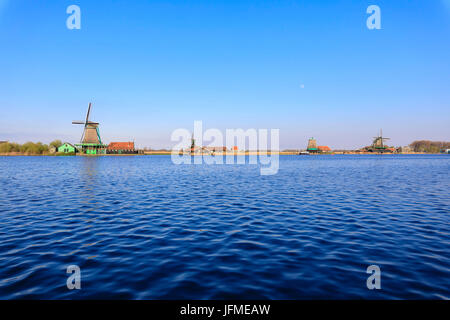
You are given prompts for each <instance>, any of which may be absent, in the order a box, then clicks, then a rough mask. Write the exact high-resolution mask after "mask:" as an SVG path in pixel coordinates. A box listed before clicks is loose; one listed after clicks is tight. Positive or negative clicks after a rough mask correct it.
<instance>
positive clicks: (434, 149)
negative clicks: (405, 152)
mask: <svg viewBox="0 0 450 320" xmlns="http://www.w3.org/2000/svg"><path fill="white" fill-rule="evenodd" d="M409 146H410V148H411V149H412V151H414V152H425V153H439V152H441V150H443V149H450V142H446V141H429V140H417V141H414V142H412V143H411V144H410V145H409Z"/></svg>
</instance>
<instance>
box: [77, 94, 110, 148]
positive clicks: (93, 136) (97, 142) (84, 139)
mask: <svg viewBox="0 0 450 320" xmlns="http://www.w3.org/2000/svg"><path fill="white" fill-rule="evenodd" d="M91 105H92V104H91V103H89V107H88V111H87V114H86V121H84V122H83V121H72V124H82V125H84V129H83V134H82V135H81V140H80V143H79V144H77V146H79V147H81V148H82V151H83V152H84V153H88V154H97V153H104V148H105V147H106V146H105V145H103V143H102V140H101V138H100V132H99V130H98V126H99V123H98V122H93V121H89V114H90V113H91Z"/></svg>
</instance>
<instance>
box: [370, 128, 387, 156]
mask: <svg viewBox="0 0 450 320" xmlns="http://www.w3.org/2000/svg"><path fill="white" fill-rule="evenodd" d="M373 139H374V140H373V142H372V148H373V149H374V150H381V151H382V150H385V149H386V148H387V146H385V144H384V140H389V139H390V138H383V130H381V129H380V135H379V136H378V137H373Z"/></svg>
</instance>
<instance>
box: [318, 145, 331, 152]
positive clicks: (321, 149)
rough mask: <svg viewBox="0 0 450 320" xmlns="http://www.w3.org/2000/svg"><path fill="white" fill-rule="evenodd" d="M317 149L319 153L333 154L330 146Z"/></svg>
mask: <svg viewBox="0 0 450 320" xmlns="http://www.w3.org/2000/svg"><path fill="white" fill-rule="evenodd" d="M317 149H318V150H319V152H331V149H330V147H329V146H318V147H317Z"/></svg>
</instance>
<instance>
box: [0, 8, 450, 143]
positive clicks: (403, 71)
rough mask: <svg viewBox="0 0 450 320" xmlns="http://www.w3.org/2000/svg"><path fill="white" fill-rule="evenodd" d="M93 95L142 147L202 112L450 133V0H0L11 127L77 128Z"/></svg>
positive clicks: (103, 123)
mask: <svg viewBox="0 0 450 320" xmlns="http://www.w3.org/2000/svg"><path fill="white" fill-rule="evenodd" d="M72 4H76V5H78V6H80V8H81V29H80V30H69V29H67V27H66V19H67V17H68V16H69V15H68V14H67V13H66V8H67V7H68V6H69V5H72ZM371 4H376V5H378V6H379V7H380V8H381V30H369V29H368V28H367V27H366V20H367V18H368V17H369V15H368V14H367V13H366V9H367V7H368V6H369V5H371ZM90 101H92V102H93V109H92V113H91V114H92V120H95V121H99V122H100V131H101V134H102V138H103V140H104V141H105V142H110V141H128V140H135V142H136V144H137V145H138V146H141V147H145V146H146V147H153V148H161V147H171V146H172V145H173V144H174V143H173V142H171V141H170V134H171V132H172V131H173V130H175V129H177V128H187V129H189V130H191V129H192V127H193V122H194V120H202V121H203V125H204V127H205V128H219V129H221V130H224V129H225V128H243V129H247V128H267V129H271V128H278V129H280V147H281V148H282V149H286V148H304V147H306V144H307V139H308V138H309V137H311V136H313V137H315V138H317V140H318V143H319V145H329V146H330V147H332V148H358V147H362V146H365V145H368V144H370V143H371V138H372V137H373V136H375V134H376V133H377V132H378V131H379V129H380V128H382V129H383V133H384V134H385V135H386V136H388V137H390V138H391V140H390V142H389V143H390V144H393V145H395V146H399V145H406V144H409V143H410V142H411V141H413V140H415V139H430V140H447V141H448V140H450V0H395V1H392V0H389V1H381V0H371V1H356V0H355V1H350V0H342V1H338V0H330V1H318V0H308V1H306V0H305V1H300V0H291V1H256V0H253V1H246V0H239V1H237V0H236V1H235V0H210V1H206V0H205V1H197V0H185V1H176V0H172V1H143V0H116V1H102V0H96V1H92V0H91V1H88V0H81V1H76V0H69V1H61V0H0V140H10V141H17V142H25V141H28V140H31V141H42V142H50V141H51V140H53V139H56V138H59V139H62V140H64V141H68V142H78V140H79V138H80V136H81V132H82V128H81V126H76V125H72V124H71V121H72V120H81V119H84V117H85V113H86V109H87V105H88V103H89V102H90Z"/></svg>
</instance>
